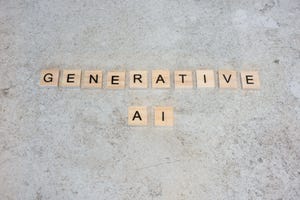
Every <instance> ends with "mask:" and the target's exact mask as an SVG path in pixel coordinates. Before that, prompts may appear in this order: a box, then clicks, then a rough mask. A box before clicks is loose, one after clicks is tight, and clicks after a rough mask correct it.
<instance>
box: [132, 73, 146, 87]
mask: <svg viewBox="0 0 300 200" xmlns="http://www.w3.org/2000/svg"><path fill="white" fill-rule="evenodd" d="M129 76H130V80H129V87H130V88H147V87H148V72H147V71H130V72H129Z"/></svg>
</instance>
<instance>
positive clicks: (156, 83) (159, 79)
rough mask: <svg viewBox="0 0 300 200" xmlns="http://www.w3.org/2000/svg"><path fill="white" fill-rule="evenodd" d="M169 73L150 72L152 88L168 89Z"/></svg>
mask: <svg viewBox="0 0 300 200" xmlns="http://www.w3.org/2000/svg"><path fill="white" fill-rule="evenodd" d="M170 87H171V80H170V71H169V70H153V71H152V88H170Z"/></svg>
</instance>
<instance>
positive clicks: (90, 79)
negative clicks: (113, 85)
mask: <svg viewBox="0 0 300 200" xmlns="http://www.w3.org/2000/svg"><path fill="white" fill-rule="evenodd" d="M81 87H82V88H102V71H100V70H87V71H84V72H83V80H82V83H81Z"/></svg>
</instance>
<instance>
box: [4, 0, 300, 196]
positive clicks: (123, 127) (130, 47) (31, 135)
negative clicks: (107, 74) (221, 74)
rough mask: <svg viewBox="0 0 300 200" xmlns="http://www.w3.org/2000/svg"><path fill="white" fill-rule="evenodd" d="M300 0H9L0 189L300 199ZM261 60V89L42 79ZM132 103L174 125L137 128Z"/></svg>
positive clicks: (8, 192)
mask: <svg viewBox="0 0 300 200" xmlns="http://www.w3.org/2000/svg"><path fill="white" fill-rule="evenodd" d="M299 63H300V1H299V0H277V1H273V0H253V1H237V0H229V1H223V0H196V1H190V0H187V1H178V0H177V1H175V0H154V1H149V0H140V1H135V0H124V1H115V0H111V1H104V0H102V1H96V0H95V1H92V0H91V1H79V0H73V1H69V0H66V1H62V0H56V1H46V0H41V1H34V0H32V1H31V0H27V1H23V0H20V1H16V0H9V1H8V0H0V75H1V78H0V89H1V90H0V112H1V114H0V117H1V120H0V134H1V135H0V137H1V139H0V199H1V200H10V199H22V200H23V199H24V200H27V199H28V200H29V199H35V200H42V199H43V200H44V199H55V200H57V199H58V200H60V199H72V200H75V199H109V200H115V199H124V200H127V199H128V200H131V199H139V200H140V199H168V200H169V199H170V200H174V199H184V200H185V199H197V200H198V199H213V200H214V199H238V200H244V199H276V200H278V199H295V200H296V199H300V148H299V146H300V136H299V135H300V123H299V118H300V101H299V98H300V82H299V80H300V69H299V67H300V66H299ZM200 66H203V67H208V68H211V69H219V68H220V69H225V68H229V69H236V70H243V69H247V70H248V69H258V70H259V71H260V75H261V82H262V88H261V90H260V91H243V90H241V89H238V90H220V89H215V90H205V89H201V90H197V89H193V90H176V91H175V90H174V89H171V90H152V89H149V90H128V89H126V90H120V91H111V90H80V89H66V88H59V89H57V88H50V89H46V88H41V87H39V85H38V82H39V71H40V70H41V69H44V68H47V67H59V68H61V69H63V68H80V69H83V70H84V69H93V68H96V69H103V70H106V71H107V70H110V69H127V70H129V69H146V70H151V69H162V68H163V69H171V70H174V69H192V70H195V69H198V68H199V67H200ZM130 105H146V106H155V105H168V106H174V107H175V123H176V125H175V126H174V127H173V128H157V127H154V126H153V125H151V126H149V127H145V128H134V127H128V126H127V122H126V121H127V118H126V117H127V116H126V115H127V114H126V112H127V107H128V106H130Z"/></svg>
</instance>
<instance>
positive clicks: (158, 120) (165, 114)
mask: <svg viewBox="0 0 300 200" xmlns="http://www.w3.org/2000/svg"><path fill="white" fill-rule="evenodd" d="M154 124H155V126H173V125H174V112H173V107H154Z"/></svg>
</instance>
